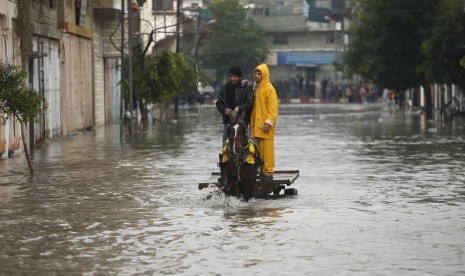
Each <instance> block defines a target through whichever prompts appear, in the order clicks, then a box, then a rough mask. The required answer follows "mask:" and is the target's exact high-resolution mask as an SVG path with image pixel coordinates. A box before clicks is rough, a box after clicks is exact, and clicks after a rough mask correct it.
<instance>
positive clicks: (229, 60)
mask: <svg viewBox="0 0 465 276" xmlns="http://www.w3.org/2000/svg"><path fill="white" fill-rule="evenodd" d="M210 8H211V10H212V13H213V18H214V19H215V21H214V23H213V24H212V25H211V26H210V30H209V34H208V36H207V38H205V39H204V40H203V42H202V45H201V47H200V49H199V55H200V57H201V59H202V60H203V61H204V63H205V64H206V65H208V66H209V67H212V68H216V69H217V72H218V74H217V75H218V76H217V78H218V79H219V76H221V75H222V74H223V73H225V72H227V70H228V69H229V67H230V66H231V65H236V66H240V67H241V68H242V69H243V71H244V70H248V71H250V72H252V70H253V68H255V67H256V66H257V65H258V64H260V63H262V62H263V61H264V60H265V58H266V56H267V55H268V52H269V51H268V48H267V42H266V39H265V33H264V32H263V30H262V28H261V27H260V26H259V25H258V24H257V23H256V22H255V20H254V19H252V18H249V17H247V12H246V10H245V9H244V8H243V7H242V6H241V5H240V4H239V1H237V0H213V1H212V3H211V6H210Z"/></svg>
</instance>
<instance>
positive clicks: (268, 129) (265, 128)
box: [263, 123, 271, 132]
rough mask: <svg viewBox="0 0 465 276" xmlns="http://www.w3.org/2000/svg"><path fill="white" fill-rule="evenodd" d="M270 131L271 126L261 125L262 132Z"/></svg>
mask: <svg viewBox="0 0 465 276" xmlns="http://www.w3.org/2000/svg"><path fill="white" fill-rule="evenodd" d="M270 129H271V126H270V125H269V124H267V123H265V124H264V125H263V131H264V132H268V131H270Z"/></svg>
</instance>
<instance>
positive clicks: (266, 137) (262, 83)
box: [250, 64, 278, 180]
mask: <svg viewBox="0 0 465 276" xmlns="http://www.w3.org/2000/svg"><path fill="white" fill-rule="evenodd" d="M253 72H254V80H255V85H256V91H255V100H254V106H253V110H252V116H251V118H250V124H251V127H252V131H251V136H252V137H253V138H254V140H255V141H256V142H257V145H258V147H259V149H260V152H261V154H262V158H263V173H264V175H263V177H264V178H265V180H272V179H273V173H274V135H275V131H276V119H277V117H278V95H277V93H276V89H275V88H274V87H273V85H272V84H271V82H270V73H269V70H268V66H267V65H266V64H260V65H259V66H257V67H256V68H255V69H254V71H253Z"/></svg>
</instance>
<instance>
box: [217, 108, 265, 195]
mask: <svg viewBox="0 0 465 276" xmlns="http://www.w3.org/2000/svg"><path fill="white" fill-rule="evenodd" d="M243 117H244V116H240V117H239V118H236V117H235V116H232V117H231V118H230V122H229V125H228V138H227V140H226V141H225V143H224V146H223V150H222V153H221V154H220V167H221V178H220V179H221V181H222V182H223V183H222V184H223V185H222V188H223V192H224V193H225V194H226V195H227V196H236V197H240V196H242V197H243V198H244V199H245V200H246V201H248V200H249V199H250V198H252V197H253V196H254V187H255V179H256V176H257V172H258V169H259V168H260V164H261V158H260V154H259V152H258V147H257V144H256V142H255V141H254V140H253V138H252V137H250V136H249V131H248V128H247V125H246V124H245V123H244V121H243Z"/></svg>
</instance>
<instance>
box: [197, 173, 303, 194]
mask: <svg viewBox="0 0 465 276" xmlns="http://www.w3.org/2000/svg"><path fill="white" fill-rule="evenodd" d="M297 178H299V171H298V170H288V171H275V172H274V174H273V180H263V179H261V178H260V177H258V176H257V178H256V180H255V187H254V189H253V190H254V196H255V197H267V196H269V195H273V196H278V195H280V192H281V191H282V190H284V193H283V194H284V195H297V189H295V188H286V186H290V185H292V184H293V183H294V181H295V180H296V179H297ZM223 186H224V181H223V180H222V179H221V172H213V173H212V174H211V176H210V178H209V179H208V180H207V181H205V182H202V183H199V190H202V189H204V188H208V187H219V188H222V187H223Z"/></svg>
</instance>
